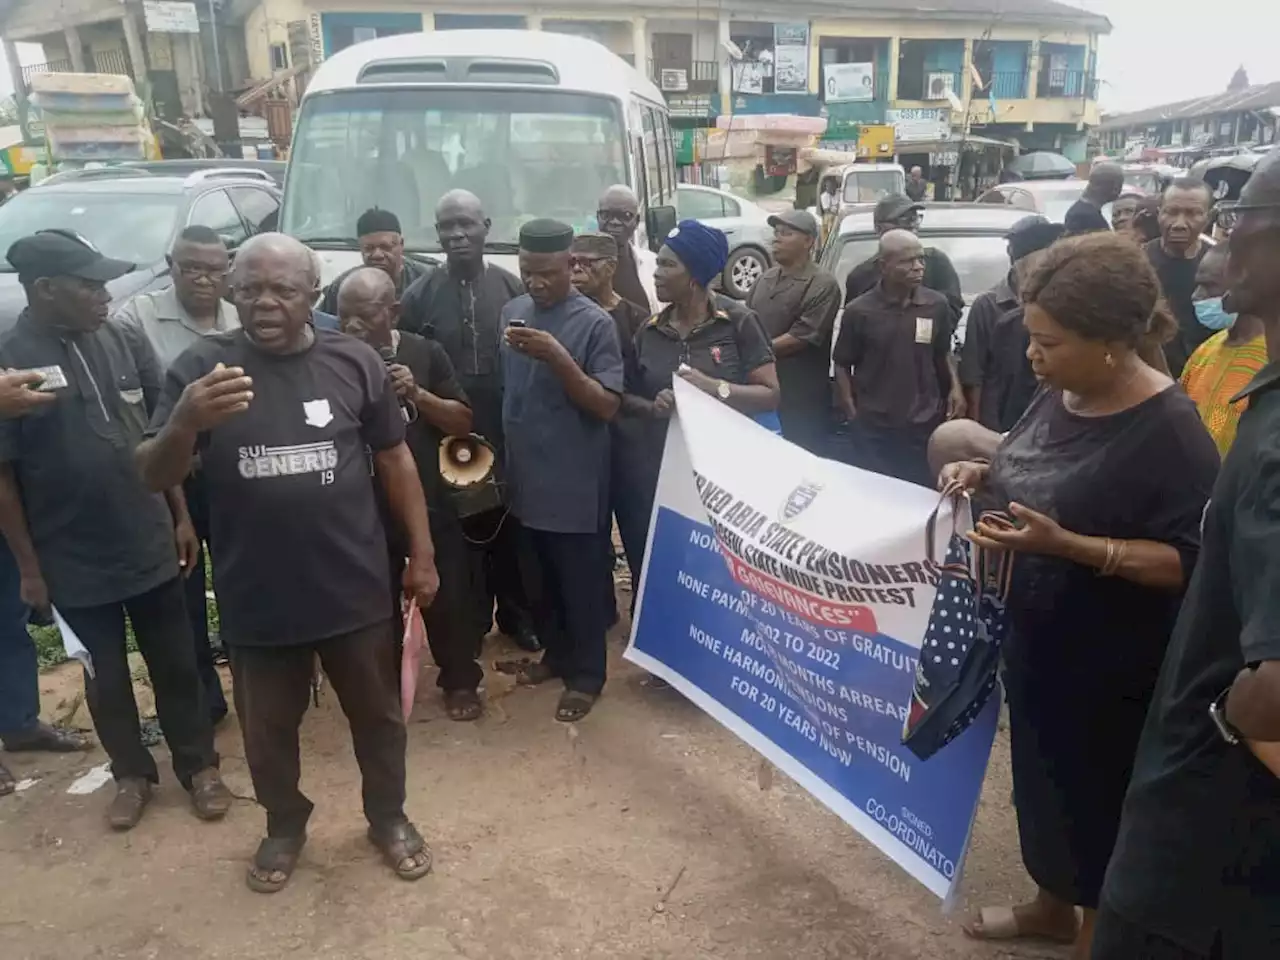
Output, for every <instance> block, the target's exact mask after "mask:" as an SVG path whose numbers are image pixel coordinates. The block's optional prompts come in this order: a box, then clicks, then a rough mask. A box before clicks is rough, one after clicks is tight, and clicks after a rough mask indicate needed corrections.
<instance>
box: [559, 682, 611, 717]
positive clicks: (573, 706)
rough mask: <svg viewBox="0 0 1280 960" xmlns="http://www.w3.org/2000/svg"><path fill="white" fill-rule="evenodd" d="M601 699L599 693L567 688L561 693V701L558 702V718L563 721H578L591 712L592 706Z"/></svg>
mask: <svg viewBox="0 0 1280 960" xmlns="http://www.w3.org/2000/svg"><path fill="white" fill-rule="evenodd" d="M599 699H600V696H599V694H595V693H583V692H582V691H581V690H566V691H565V692H564V693H562V694H561V695H560V702H559V703H557V704H556V719H557V720H559V721H560V722H561V723H577V722H578V721H579V720H581V719H582V718H583V717H585V716H586V715H587V714H588V713H590V712H591V708H592V707H594V706H595V705H596V701H597V700H599Z"/></svg>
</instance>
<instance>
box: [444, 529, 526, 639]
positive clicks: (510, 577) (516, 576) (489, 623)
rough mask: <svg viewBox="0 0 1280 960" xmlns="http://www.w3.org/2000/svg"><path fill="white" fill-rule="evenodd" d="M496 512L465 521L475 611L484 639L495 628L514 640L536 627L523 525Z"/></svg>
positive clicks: (464, 530) (472, 599)
mask: <svg viewBox="0 0 1280 960" xmlns="http://www.w3.org/2000/svg"><path fill="white" fill-rule="evenodd" d="M503 513H504V511H502V510H493V511H490V512H489V513H482V514H479V515H478V516H474V517H467V518H466V519H465V520H463V521H461V523H462V530H463V533H464V534H465V537H466V542H467V550H468V553H469V556H470V566H471V609H472V611H473V616H474V617H475V619H476V624H477V625H478V626H479V628H480V636H481V637H484V636H485V635H486V634H488V632H489V630H490V629H491V628H492V627H493V625H494V609H495V606H496V609H497V624H498V630H499V631H500V632H502V633H505V634H506V635H507V636H509V637H510V636H514V635H515V634H517V633H519V632H520V630H521V629H522V628H525V627H529V626H532V615H531V613H530V611H529V598H528V593H527V591H526V590H525V585H524V578H523V568H522V564H521V562H520V552H521V550H522V549H523V536H522V534H521V528H520V521H519V520H517V519H516V518H515V516H514V515H512V514H506V518H505V519H502V518H503Z"/></svg>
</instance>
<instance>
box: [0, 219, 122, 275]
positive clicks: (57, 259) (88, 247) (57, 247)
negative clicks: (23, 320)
mask: <svg viewBox="0 0 1280 960" xmlns="http://www.w3.org/2000/svg"><path fill="white" fill-rule="evenodd" d="M5 259H6V260H8V261H9V263H10V265H12V267H13V269H14V270H16V271H17V272H18V279H19V280H21V281H22V282H23V283H31V282H32V281H34V280H39V279H41V278H42V277H79V278H80V279H82V280H97V281H99V282H101V283H106V282H107V281H108V280H114V279H116V278H117V277H123V276H124V275H125V274H126V273H129V272H131V271H132V270H133V269H134V265H133V264H132V263H126V262H125V261H123V260H113V259H112V258H111V257H105V256H103V255H102V251H100V250H99V249H98V248H97V247H95V246H94V245H93V244H92V243H90V242H89V241H88V240H87V239H86V238H84V237H82V236H81V235H80V234H78V233H76V232H75V231H74V230H60V229H53V230H38V231H36V232H35V233H33V234H31V236H29V237H23V238H22V239H21V240H15V241H14V242H13V245H12V246H11V247H9V252H8V253H7V254H5Z"/></svg>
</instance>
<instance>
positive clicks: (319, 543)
mask: <svg viewBox="0 0 1280 960" xmlns="http://www.w3.org/2000/svg"><path fill="white" fill-rule="evenodd" d="M314 285H315V275H314V266H313V261H312V259H311V257H310V255H309V252H308V251H307V249H306V248H305V247H304V246H302V244H300V243H298V241H296V240H294V239H292V238H290V237H286V236H283V235H282V234H276V233H266V234H259V235H258V236H257V237H255V238H253V239H252V240H250V241H249V242H247V243H246V244H245V245H244V246H243V247H241V248H240V251H239V253H238V255H237V257H236V263H235V269H234V271H233V274H232V278H231V289H232V295H233V299H234V301H235V304H236V309H237V311H238V312H239V315H240V322H241V324H242V325H243V327H242V329H241V330H238V331H234V332H230V333H224V334H216V335H214V336H210V337H206V338H204V339H203V340H202V341H201V342H199V343H197V344H196V345H194V346H193V347H191V348H190V349H189V350H187V351H186V352H185V353H184V354H182V356H180V357H178V359H177V360H175V361H174V363H173V364H172V365H171V366H170V368H169V372H168V375H167V377H166V381H165V386H164V391H163V393H162V395H161V399H160V403H159V405H158V407H157V409H156V412H155V415H154V417H153V418H152V424H151V430H150V432H151V434H152V435H153V436H152V439H150V440H147V441H146V442H144V443H143V444H142V446H141V447H139V449H138V463H139V466H140V467H141V470H142V474H143V477H144V479H145V480H146V481H147V483H148V484H149V485H150V486H151V487H152V489H163V488H165V487H167V486H171V485H173V484H175V483H177V482H179V481H181V479H182V478H183V477H184V476H186V474H187V471H188V470H189V468H190V465H191V457H192V455H193V454H194V453H195V452H196V451H197V450H198V451H199V452H200V462H201V465H202V468H203V470H204V473H205V478H206V481H207V484H208V494H209V508H210V516H211V530H212V538H211V543H212V546H213V553H214V557H213V559H214V566H215V568H216V569H217V571H218V601H219V613H220V615H221V619H222V631H223V637H224V638H225V641H226V644H227V647H228V649H229V651H230V654H231V669H232V676H233V681H234V697H235V706H236V713H237V714H238V715H239V718H240V727H241V730H242V732H243V734H244V746H245V760H246V761H247V762H248V765H249V773H250V775H251V776H252V778H253V786H254V792H255V794H256V796H257V799H258V803H260V804H261V805H262V806H263V807H264V808H265V809H266V811H267V837H266V839H264V840H263V841H262V843H261V845H260V846H259V847H258V852H257V854H256V855H255V857H254V860H253V864H252V866H251V867H250V869H249V873H248V877H247V882H248V884H249V886H250V888H252V889H253V890H256V891H258V892H261V893H274V892H275V891H277V890H280V889H281V888H282V887H283V886H284V885H285V884H286V883H287V882H288V880H289V877H290V875H291V874H292V872H293V869H294V867H295V866H296V865H297V861H298V855H299V854H300V852H301V850H302V847H303V844H304V843H305V842H306V827H307V821H308V820H309V819H310V816H311V810H312V804H311V802H310V801H309V800H308V799H307V798H306V797H305V796H303V794H302V793H301V791H299V789H298V779H299V775H300V765H299V757H298V728H299V726H300V725H301V722H302V716H303V713H304V712H305V711H306V709H307V701H308V697H309V695H310V689H311V678H312V671H313V667H314V663H315V659H316V657H317V656H318V657H319V659H320V663H321V665H322V666H323V668H324V671H325V673H326V675H327V676H328V678H329V681H330V682H331V683H332V684H333V688H334V690H335V692H336V693H337V695H338V701H339V703H340V704H341V705H342V709H343V712H344V713H345V714H346V716H347V720H348V722H349V723H350V725H351V738H352V742H353V744H354V746H355V753H356V759H357V761H358V762H359V764H360V773H361V777H362V780H363V794H364V812H365V817H366V818H367V819H368V821H369V839H370V840H371V841H372V842H373V843H374V844H375V845H376V846H377V847H378V848H379V849H380V850H381V851H382V853H383V856H384V858H385V859H386V860H387V862H388V863H389V864H390V866H391V867H392V869H393V870H394V871H395V872H396V873H397V874H398V875H399V876H400V877H402V878H404V879H407V880H416V879H418V878H419V877H422V876H424V875H425V874H426V873H427V872H428V871H429V870H430V867H431V854H430V852H429V851H428V849H427V847H426V845H425V844H424V843H423V840H422V837H421V836H420V835H419V833H418V831H417V830H416V829H415V828H414V826H413V825H412V824H411V823H410V822H409V820H408V819H407V818H406V817H405V813H404V801H405V725H404V718H403V716H402V714H401V709H400V698H399V676H398V661H397V656H396V649H397V646H396V637H397V631H398V630H399V629H400V624H399V623H398V622H397V620H396V619H395V618H394V617H393V616H392V611H391V607H390V604H389V602H388V598H389V596H390V594H391V574H390V569H389V566H388V563H387V549H386V540H385V537H384V536H383V534H382V522H381V519H380V518H379V515H378V503H377V498H376V495H375V492H374V483H375V482H376V483H378V484H379V485H380V486H381V487H382V491H383V494H384V495H385V497H386V500H387V503H388V505H389V507H390V513H391V515H392V517H393V519H394V521H395V522H396V523H397V524H398V526H399V527H400V529H401V531H402V533H403V535H404V538H405V541H406V548H407V549H406V552H407V554H408V564H407V566H406V568H405V571H404V576H403V584H404V591H405V593H406V594H408V595H410V596H413V597H415V598H417V600H418V602H419V603H420V604H421V605H422V606H424V607H427V606H430V604H431V601H432V600H433V599H434V597H435V593H436V590H437V588H438V585H439V580H438V577H437V575H436V568H435V558H434V548H433V546H432V542H431V532H430V528H429V526H428V520H427V508H426V501H425V499H424V497H423V493H422V484H421V481H420V480H419V479H418V471H417V469H416V468H415V466H414V462H413V454H412V453H410V451H409V448H408V447H407V446H406V444H405V421H404V417H403V415H402V414H401V412H400V404H399V402H398V400H397V397H396V393H395V390H394V389H393V388H392V385H391V381H390V378H389V377H388V375H387V370H386V368H385V366H384V365H383V362H382V359H381V358H380V357H379V356H378V354H377V352H376V351H374V350H373V349H371V348H370V347H368V346H366V345H365V344H363V343H361V342H360V341H358V340H356V339H355V338H353V337H348V336H346V335H344V334H341V333H338V332H335V331H329V330H316V329H315V328H314V326H313V325H312V324H311V323H310V319H311V298H312V291H313V289H314ZM371 456H372V460H373V473H374V478H371V477H370V470H369V461H370V457H371Z"/></svg>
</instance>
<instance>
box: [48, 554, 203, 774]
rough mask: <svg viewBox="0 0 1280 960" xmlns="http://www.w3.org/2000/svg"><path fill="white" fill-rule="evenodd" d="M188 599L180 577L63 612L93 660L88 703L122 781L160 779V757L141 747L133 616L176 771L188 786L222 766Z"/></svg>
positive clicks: (86, 690) (86, 676) (88, 682)
mask: <svg viewBox="0 0 1280 960" xmlns="http://www.w3.org/2000/svg"><path fill="white" fill-rule="evenodd" d="M182 593H183V587H182V580H181V579H180V578H178V577H175V578H174V579H172V580H169V581H167V582H165V583H162V584H161V585H160V586H158V587H156V588H155V589H154V590H150V591H148V592H147V593H143V594H140V595H139V596H136V597H130V598H129V599H128V600H124V601H121V602H119V603H108V604H103V605H102V606H97V607H66V608H59V609H60V612H61V613H62V615H63V617H65V618H66V621H67V624H68V625H69V626H70V627H71V629H72V630H74V631H75V634H76V636H77V637H79V638H80V642H81V643H83V644H84V646H85V649H87V650H88V651H89V654H90V656H92V658H93V667H94V675H93V676H92V677H90V676H89V675H88V674H87V673H86V674H85V682H84V686H85V698H86V700H87V701H88V704H89V713H90V715H91V716H92V717H93V725H94V728H95V729H96V730H97V731H98V739H99V740H101V741H102V747H103V749H104V750H106V751H107V756H108V757H110V758H111V773H112V775H113V776H114V777H115V778H116V779H117V780H121V779H124V778H126V777H140V778H142V779H145V780H150V781H151V782H152V783H156V782H157V781H158V780H159V774H158V773H157V771H156V761H155V758H154V757H152V756H151V751H149V750H148V749H147V748H146V747H144V746H143V745H142V729H141V725H140V723H139V720H138V704H137V702H136V701H135V700H134V698H133V678H132V677H131V676H130V673H129V659H128V654H127V653H126V651H125V629H124V617H125V614H126V613H128V615H129V622H130V623H131V624H133V634H134V636H135V637H136V638H137V641H138V650H139V651H140V652H141V653H142V659H143V660H144V661H145V662H146V664H147V673H148V674H149V676H150V678H151V688H152V689H153V690H154V691H155V695H156V713H157V714H158V715H159V717H160V729H161V730H162V731H163V732H164V738H165V742H166V743H168V744H169V752H170V754H171V755H172V758H173V772H174V773H175V774H176V775H177V777H178V780H179V781H180V782H181V783H182V785H183V786H184V787H186V786H190V784H191V777H192V776H193V775H194V774H197V773H199V772H200V771H201V770H204V769H206V768H208V767H216V766H217V765H218V754H217V753H216V752H215V751H214V749H213V724H212V723H211V722H210V720H209V708H208V706H207V705H206V702H205V696H204V688H203V686H202V685H201V683H200V677H199V674H198V673H197V672H196V659H195V651H194V647H193V645H192V643H191V625H190V623H189V621H188V620H187V610H186V604H185V603H184V602H183V595H182Z"/></svg>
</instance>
